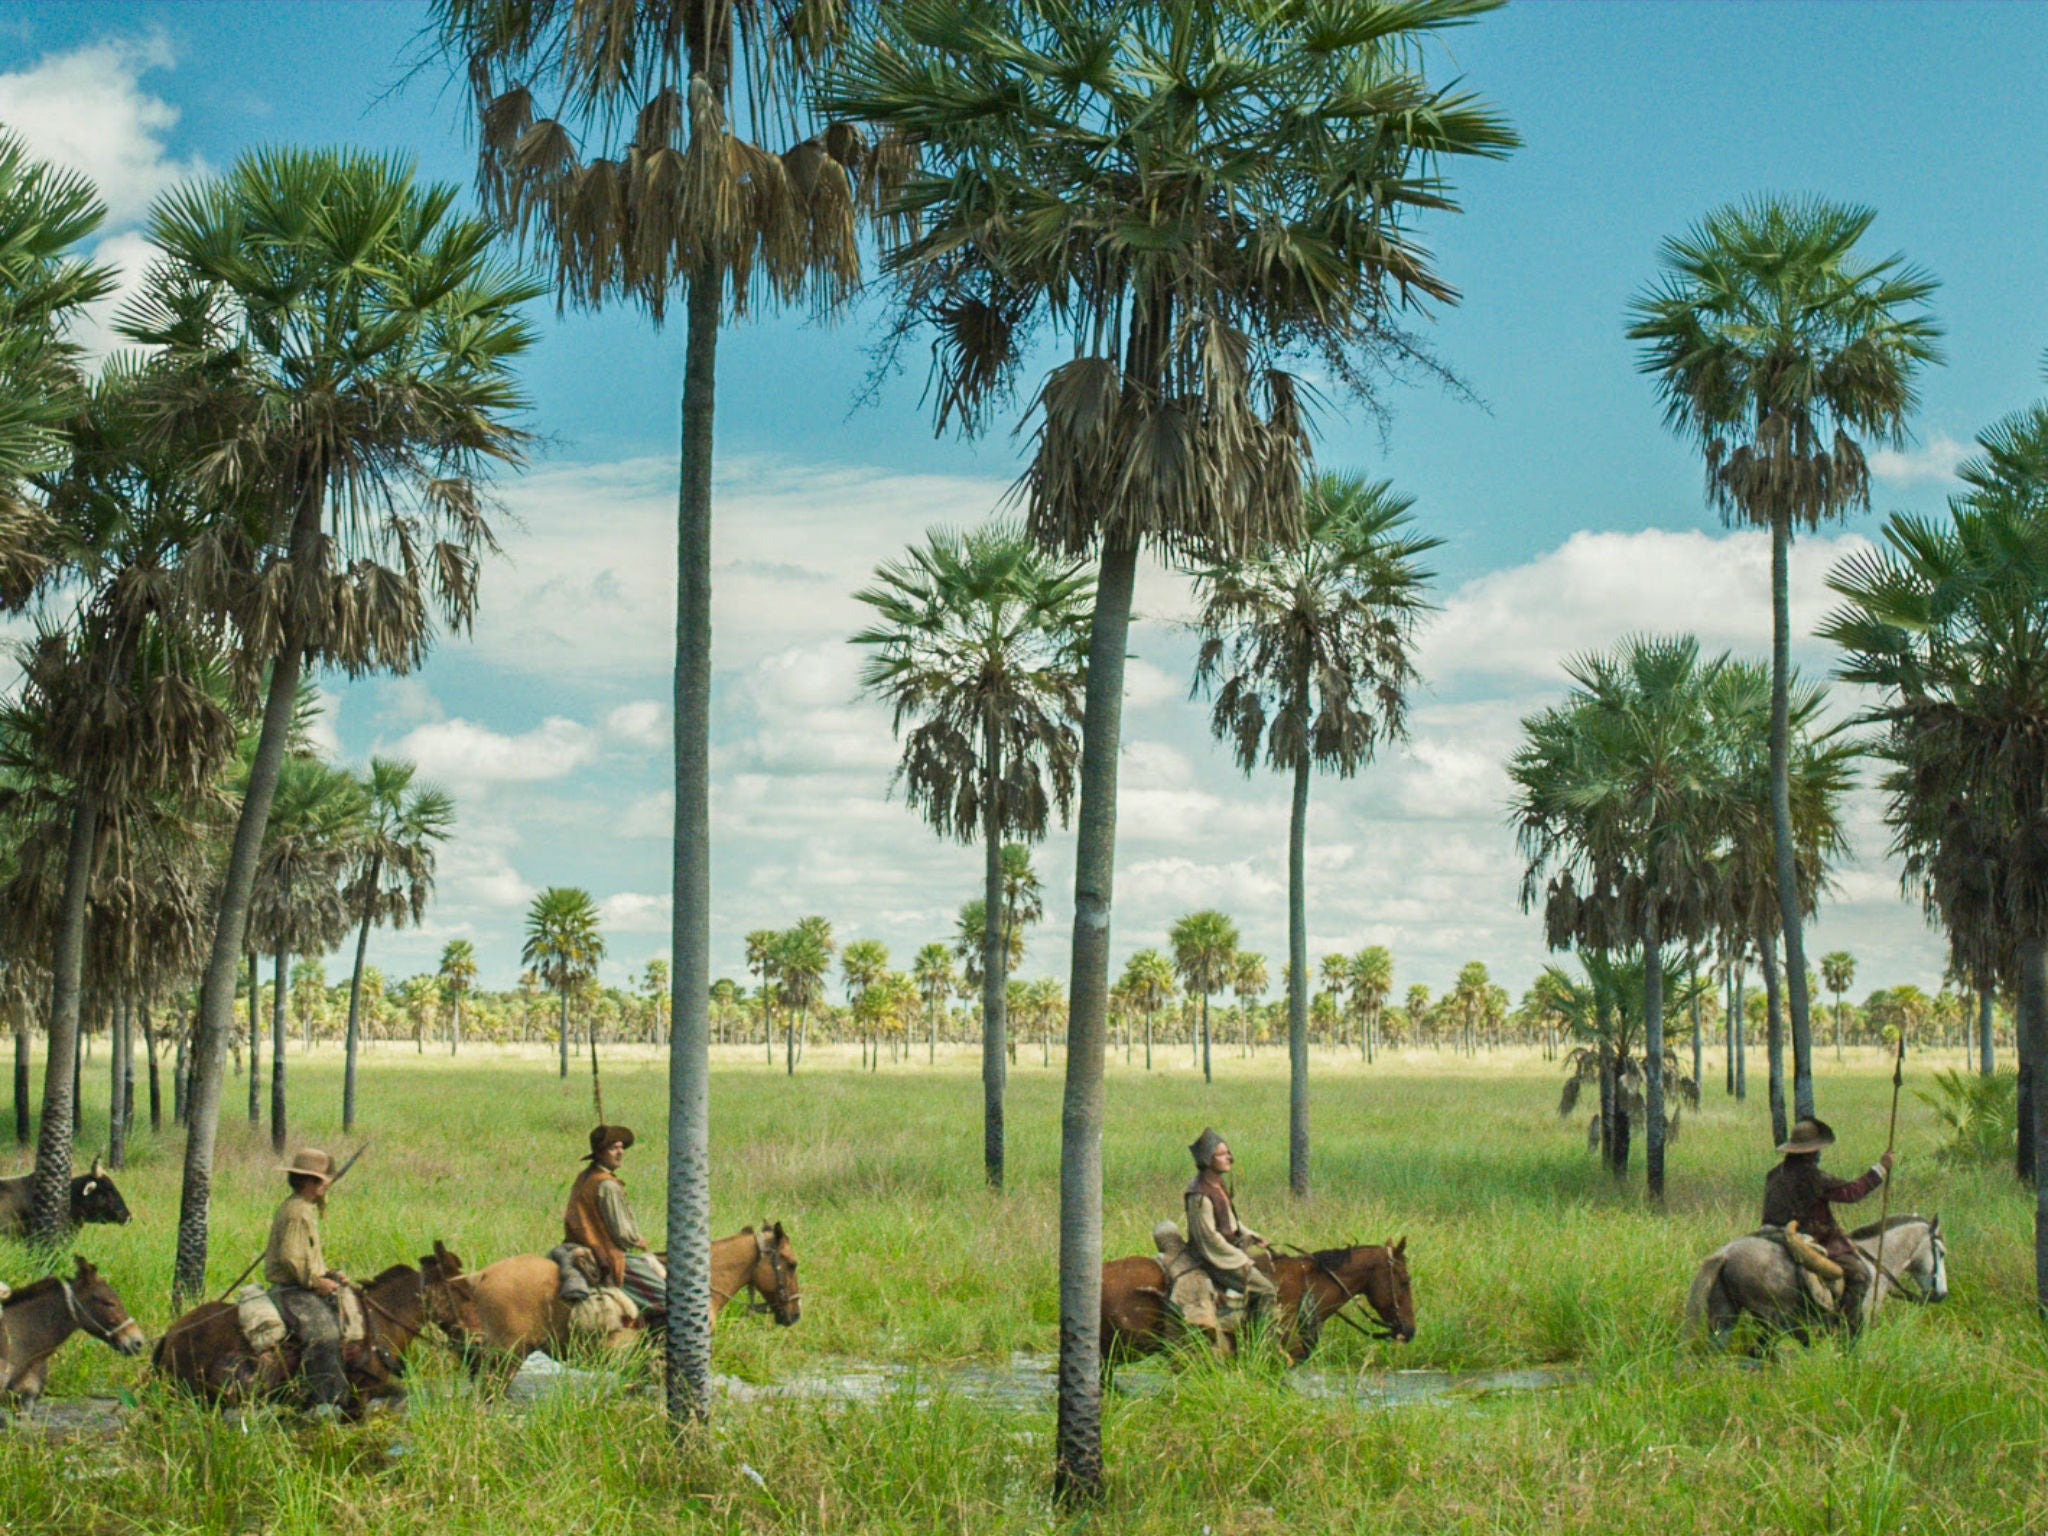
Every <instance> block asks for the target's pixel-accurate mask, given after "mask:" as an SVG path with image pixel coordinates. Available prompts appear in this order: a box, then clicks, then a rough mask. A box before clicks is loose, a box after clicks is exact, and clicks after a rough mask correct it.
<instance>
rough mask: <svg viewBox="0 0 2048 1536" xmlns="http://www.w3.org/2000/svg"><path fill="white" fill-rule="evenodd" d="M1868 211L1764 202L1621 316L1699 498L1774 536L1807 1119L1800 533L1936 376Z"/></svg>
mask: <svg viewBox="0 0 2048 1536" xmlns="http://www.w3.org/2000/svg"><path fill="white" fill-rule="evenodd" d="M1876 218H1877V213H1876V210H1874V209H1870V208H1857V207H1850V206H1845V205H1842V204H1837V203H1829V202H1825V201H1822V200H1820V199H1808V200H1801V201H1791V200H1786V199H1782V198H1769V197H1766V198H1758V199H1755V200H1753V201H1751V202H1748V203H1742V204H1734V205H1730V206H1727V207H1723V208H1719V209H1716V210H1715V211H1714V212H1712V213H1710V214H1708V215H1707V217H1706V218H1705V219H1704V220H1703V221H1701V223H1700V224H1699V225H1698V226H1696V227H1695V228H1694V229H1692V230H1689V231H1688V232H1687V233H1686V234H1684V235H1682V236H1679V237H1676V238H1674V239H1670V240H1667V241H1665V243H1664V250H1663V260H1664V267H1665V272H1664V277H1663V280H1662V281H1661V282H1659V283H1658V284H1657V285H1656V286H1655V287H1653V288H1651V289H1649V290H1647V291H1645V292H1644V293H1642V294H1640V295H1638V296H1637V298H1636V299H1635V300H1634V302H1633V303H1632V304H1631V306H1630V310H1631V313H1632V315H1633V316H1634V319H1633V322H1632V323H1631V324H1630V326H1629V329H1628V334H1629V337H1630V339H1632V340H1635V341H1639V342H1641V343H1642V344H1643V346H1642V352H1641V355H1640V362H1639V366H1640V367H1641V369H1642V371H1643V372H1645V373H1647V374H1649V375H1651V377H1653V378H1654V379H1655V380H1656V383H1657V390H1658V393H1659V395H1660V396H1661V397H1662V399H1663V403H1664V419H1665V422H1666V424H1667V425H1669V426H1670V427H1671V429H1672V430H1673V431H1675V432H1677V433H1678V434H1679V435H1680V436H1682V437H1684V438H1686V439H1687V440H1688V441H1690V442H1692V443H1694V444H1695V445H1696V446H1697V447H1698V448H1699V449H1700V452H1701V454H1702V456H1703V457H1704V458H1705V460H1706V470H1707V499H1708V500H1709V501H1710V502H1711V503H1712V504H1713V505H1715V506H1717V507H1719V508H1720V509H1721V512H1722V514H1723V515H1724V516H1725V517H1727V518H1728V519H1729V520H1730V521H1735V522H1742V523H1748V524H1751V525H1753V526H1756V527H1761V528H1768V529H1769V530H1770V535H1771V727H1770V794H1771V799H1770V805H1771V828H1772V836H1773V840H1774V844H1773V845H1774V847H1775V849H1776V860H1777V870H1776V881H1777V895H1778V914H1779V922H1780V925H1781V927H1782V931H1783V934H1784V939H1785V967H1786V971H1787V974H1788V978H1789V980H1790V999H1791V1012H1792V1094H1793V1112H1794V1113H1795V1114H1796V1115H1798V1116H1800V1117H1802V1118H1803V1117H1806V1116H1810V1115H1812V1114H1813V1112H1814V1100H1813V1037H1812V1030H1811V1027H1810V1022H1809V1018H1808V1011H1807V995H1806V942H1805V938H1804V931H1803V927H1802V922H1801V919H1802V913H1801V909H1800V904H1799V898H1798V877H1797V869H1796V863H1797V854H1796V845H1795V839H1794V829H1793V824H1792V798H1791V795H1792V791H1791V778H1790V771H1791V770H1790V765H1791V727H1790V723H1789V721H1790V700H1791V692H1792V681H1791V679H1792V655H1791V646H1792V615H1791V597H1790V591H1791V589H1790V576H1789V572H1790V560H1791V545H1792V537H1793V534H1794V533H1795V532H1796V531H1798V530H1801V529H1810V528H1815V527H1818V526H1819V525H1820V524H1821V523H1822V522H1824V521H1826V520H1828V519H1830V518H1839V517H1842V516H1845V515H1847V514H1848V513H1850V512H1852V511H1856V510H1859V509H1862V508H1867V507H1868V506H1869V505H1870V472H1869V465H1868V463H1867V461H1866V460H1865V457H1864V442H1865V441H1870V442H1877V443H1900V442H1903V441H1904V439H1905V434H1906V422H1907V420H1908V418H1909V417H1910V416H1911V415H1912V412H1913V407H1914V405H1915V403H1916V395H1915V381H1916V379H1917V378H1918V376H1919V373H1920V370H1921V369H1922V368H1923V367H1925V366H1927V365H1928V364H1930V363H1934V362H1937V361H1939V359H1940V350H1939V348H1938V346H1937V344H1936V343H1937V338H1938V337H1939V336H1940V334H1941V331H1940V327H1939V326H1937V325H1936V324H1935V322H1934V321H1933V319H1932V318H1930V317H1929V316H1928V315H1927V314H1926V313H1925V312H1924V309H1923V306H1924V305H1925V304H1926V303H1927V301H1928V299H1929V298H1931V297H1932V295H1933V293H1934V290H1935V286H1936V285H1935V282H1934V280H1933V279H1932V278H1931V277H1928V276H1926V275H1925V274H1923V273H1921V272H1919V271H1916V270H1915V269H1913V268H1911V267H1908V266H1907V265H1906V264H1905V261H1904V258H1902V257H1900V256H1891V257H1887V258H1885V259H1884V260H1881V261H1873V260H1869V259H1867V258H1866V257H1864V256H1863V255H1862V254H1861V253H1860V252H1859V251H1858V250H1857V242H1858V241H1860V240H1861V239H1862V238H1863V236H1864V235H1865V233H1867V232H1868V231H1869V229H1870V226H1871V224H1872V223H1873V222H1874V221H1875V220H1876Z"/></svg>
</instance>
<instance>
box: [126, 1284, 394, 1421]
mask: <svg viewBox="0 0 2048 1536" xmlns="http://www.w3.org/2000/svg"><path fill="white" fill-rule="evenodd" d="M357 1294H358V1295H360V1296H361V1297H362V1301H363V1321H364V1324H365V1332H366V1333H367V1335H368V1336H367V1337H366V1338H364V1339H363V1341H362V1342H361V1343H359V1344H349V1345H345V1346H343V1348H342V1365H343V1367H344V1369H345V1370H346V1371H347V1373H348V1382H349V1388H350V1394H351V1398H352V1399H353V1401H352V1402H351V1405H350V1406H351V1408H352V1410H355V1411H360V1409H361V1407H362V1405H363V1404H364V1403H366V1402H372V1401H375V1400H377V1399H380V1398H394V1397H402V1396H404V1395H405V1386H404V1383H403V1382H402V1381H401V1380H400V1378H401V1377H402V1376H403V1375H404V1374H405V1353H406V1351H407V1350H409V1349H410V1348H412V1342H413V1340H414V1339H416V1338H417V1337H419V1333H420V1330H421V1329H422V1328H424V1327H425V1326H426V1324H427V1321H428V1318H427V1304H426V1290H425V1287H424V1286H423V1285H422V1283H421V1280H420V1272H419V1271H418V1270H416V1269H414V1268H413V1267H412V1266H411V1265H410V1264H394V1265H392V1266H391V1267H390V1268H389V1269H387V1270H385V1271H384V1272H383V1273H382V1274H381V1275H379V1276H377V1278H376V1279H374V1280H372V1281H371V1282H370V1283H369V1284H367V1285H364V1286H361V1287H359V1288H358V1291H357ZM151 1363H152V1364H153V1365H154V1366H155V1368H156V1370H157V1372H158V1373H159V1374H160V1375H163V1376H165V1377H167V1378H168V1379H169V1380H171V1381H173V1382H175V1383H176V1384H177V1385H179V1386H181V1387H184V1388H186V1389H187V1390H188V1391H191V1392H193V1393H194V1394H196V1395H197V1396H199V1397H200V1398H202V1399H204V1400H205V1401H207V1402H211V1403H221V1404H233V1403H242V1402H247V1401H249V1400H250V1399H251V1398H254V1397H259V1396H264V1395H269V1394H275V1393H282V1392H285V1391H287V1390H288V1389H289V1387H290V1384H291V1381H292V1378H293V1376H294V1374H295V1373H296V1372H297V1370H298V1366H299V1343H298V1340H297V1339H293V1338H288V1339H286V1340H285V1341H284V1343H282V1344H280V1345H278V1346H277V1347H276V1348H274V1349H266V1350H263V1351H262V1352H261V1353H253V1352H251V1350H250V1348H249V1345H248V1342H247V1340H245V1339H244V1338H243V1337H242V1328H241V1324H240V1323H239V1322H237V1321H236V1319H235V1309H234V1307H233V1306H232V1305H231V1304H230V1303H228V1302H224V1301H208V1302H202V1303H200V1305H198V1306H196V1307H194V1308H193V1309H192V1310H191V1311H190V1312H187V1313H186V1314H185V1315H184V1316H183V1317H180V1318H179V1319H178V1320H177V1321H176V1322H174V1323H172V1324H171V1326H170V1327H168V1328H166V1329H165V1330H164V1336H163V1337H162V1338H160V1339H158V1340H157V1342H156V1353H155V1354H154V1355H153V1356H152V1357H151Z"/></svg>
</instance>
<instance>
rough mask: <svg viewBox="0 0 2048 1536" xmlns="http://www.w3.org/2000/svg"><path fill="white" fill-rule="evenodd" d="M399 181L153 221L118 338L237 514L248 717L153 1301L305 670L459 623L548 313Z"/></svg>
mask: <svg viewBox="0 0 2048 1536" xmlns="http://www.w3.org/2000/svg"><path fill="white" fill-rule="evenodd" d="M454 200H455V194H454V191H453V189H452V188H448V187H442V186H421V185H419V184H417V183H416V182H415V181H414V179H413V174H412V170H411V167H410V166H409V165H408V164H406V163H405V162H404V161H402V160H398V159H394V158H380V157H377V156H372V155H367V154H360V153H355V152H351V151H302V150H265V151H260V152H257V153H254V154H250V155H247V156H245V157H244V158H243V159H241V160H240V161H238V162H237V163H236V165H235V166H234V168H233V169H232V170H231V171H230V172H229V173H228V174H227V175H226V176H224V177H218V178H209V179H206V180H203V181H199V182H195V183H192V184H188V185H186V186H183V187H180V188H178V189H176V190H174V191H172V192H169V193H166V194H165V195H164V196H163V197H162V198H160V199H159V200H158V202H157V204H156V205H155V207H154V209H153V210H152V212H151V214H150V219H149V226H148V229H149V237H150V239H151V241H152V242H153V243H154V244H155V245H156V246H157V247H158V249H159V250H161V251H162V252H163V259H162V260H161V261H160V262H159V263H158V264H157V265H156V267H154V268H153V269H152V271H151V274H150V276H149V278H148V279H147V281H146V283H145V286H144V289H143V292H142V294H141V295H140V297H139V298H138V299H137V300H136V302H135V303H134V304H132V305H131V306H130V307H129V309H128V310H127V311H126V312H125V318H124V319H123V321H122V322H121V326H120V329H121V330H122V332H123V333H124V334H125V335H126V336H127V337H128V339H130V340H131V341H134V342H136V343H138V344H140V345H142V346H145V347H149V348H154V349H155V352H154V360H153V362H152V364H151V367H152V370H153V372H154V373H155V375H156V377H157V379H158V381H159V393H160V396H161V399H162V413H163V417H164V419H165V421H166V423H167V424H172V425H178V424H182V425H183V426H184V427H185V428H186V429H188V430H191V431H194V432H197V433H201V434H203V435H204V436H207V437H210V438H211V439H212V447H211V448H210V450H209V451H208V452H206V453H205V454H203V455H202V456H201V457H200V459H199V461H198V462H199V463H200V465H201V467H202V469H203V470H204V473H205V479H206V484H207V486H208V489H209V492H210V494H211V495H213V496H215V497H217V498H218V499H219V500H220V501H221V503H222V504H223V506H224V507H228V508H230V509H231V510H232V511H233V513H234V515H232V516H224V517H222V518H221V519H220V520H219V521H218V522H217V523H215V524H214V525H213V526H212V527H211V528H210V529H209V530H208V533H207V537H206V538H205V539H204V540H202V541H200V542H199V545H198V548H197V549H196V550H195V552H194V554H193V557H192V558H193V562H194V563H195V564H196V565H198V566H199V567H200V569H202V570H203V571H206V572H210V573H213V574H215V575H217V576H218V578H219V580H218V583H217V588H216V590H215V591H213V592H212V594H211V595H210V598H209V602H210V606H211V607H212V608H213V609H214V611H215V612H217V613H219V614H220V615H222V616H223V617H224V618H225V620H226V621H227V622H228V624H229V625H230V626H231V627H232V629H233V631H234V633H235V635H236V637H237V646H236V652H235V655H236V660H237V663H238V666H239V670H240V674H241V678H242V681H243V682H244V684H245V686H247V687H248V688H249V689H250V690H251V692H252V693H253V692H257V691H260V692H261V693H262V696H263V701H264V702H263V713H262V725H261V729H260V734H259V736H258V739H257V746H256V751H255V754H254V758H253V760H252V763H251V768H250V774H249V784H248V790H247V792H246V794H245V795H244V796H243V799H242V805H241V811H240V815H239V817H238V819H237V822H236V825H235V831H234V837H233V841H232V844H231V846H230V849H229V853H228V857H227V860H226V866H225V869H224V871H223V875H222V882H221V892H220V901H219V909H218V918H217V921H216V923H215V926H214V936H213V945H212V953H211V956H210V958H209V960H208V962H207V966H206V971H205V974H204V977H203V979H202V981H201V985H200V1002H199V1019H198V1026H197V1038H196V1049H195V1057H194V1062H193V1083H192V1095H191V1103H190V1116H189V1121H190V1127H191V1131H190V1134H189V1135H188V1137H187V1139H186V1151H185V1178H184V1187H183V1191H182V1195H181V1200H180V1208H179V1227H178V1260H177V1267H176V1271H175V1274H174V1277H173V1289H174V1292H175V1293H176V1294H178V1295H180V1296H188V1295H192V1294H196V1293H197V1292H198V1291H200V1290H201V1289H203V1288H204V1284H205V1268H206V1235H207V1205H208V1200H209V1196H210V1193H211V1189H212V1175H213V1146H214V1138H215V1134H216V1132H217V1131H218V1128H219V1110H220V1076H221V1066H222V1062H223V1060H224V1057H225V1054H226V1045H227V1038H228V1031H229V1029H230V1028H231V1025H232V1013H233V1006H234V985H235V969H236V963H237V961H238V960H239V958H240V956H241V954H242V952H243V947H244V930H245V928H246V926H247V920H248V908H249V896H250V891H251V888H252V886H253V883H254V880H255V874H256V865H257V861H258V859H259V857H260V855H261V852H262V840H263V826H264V823H265V822H266V821H267V820H268V818H269V815H270V806H271V800H272V798H273V796H274V794H275V792H276V786H277V779H278V774H279V772H280V770H281V768H282V765H283V761H284V756H285V749H286V745H287V740H288V737H289V734H290V725H291V716H292V711H293V707H294V704H295V702H296V699H297V696H298V688H299V680H300V678H301V676H302V674H303V673H304V671H305V669H306V668H307V667H309V666H317V665H327V666H332V667H337V668H339V669H341V670H342V671H344V672H347V673H349V674H350V675H362V674H366V673H371V672H384V671H392V672H404V671H409V670H410V669H411V668H413V667H414V666H416V665H417V664H418V663H419V662H420V660H421V658H422V657H423V656H424V655H425V653H426V650H427V648H428V647H429V645H430V644H431V643H432V640H433V635H434V618H435V615H436V612H437V611H438V613H439V615H440V617H441V618H442V619H443V620H445V621H446V622H447V623H448V624H449V625H450V626H452V627H455V628H462V627H465V626H467V624H468V623H469V621H470V619H471V617H472V616H473V614H474V613H475V609H476V594H477V574H478V568H479V563H480V561H481V558H482V556H483V554H484V553H485V552H486V551H487V550H489V549H490V548H491V547H492V537H491V530H490V524H489V520H488V518H487V516H486V510H487V504H486V501H485V499H484V496H483V492H482V487H481V483H480V482H481V478H482V476H483V475H484V474H485V473H486V471H487V470H489V469H491V468H493V467H497V466H501V465H505V464H510V463H515V462H517V461H518V459H519V457H520V453H521V446H522V443H523V440H524V439H523V435H522V434H521V433H520V432H519V431H518V430H517V429H516V428H515V427H514V426H513V425H511V418H513V417H514V416H515V415H516V414H517V413H518V412H519V411H520V410H521V409H522V408H523V406H524V404H525V402H524V399H523V397H522V396H521V395H520V393H519V390H518V388H517V386H516V384H515V383H514V380H513V377H512V371H511V370H512V365H513V363H514V362H515V361H516V360H517V359H518V357H519V356H520V354H521V353H523V352H524V351H525V350H526V349H527V347H528V346H530V345H531V344H532V340H533V335H534V333H533V330H532V328H531V327H530V326H529V325H528V324H527V323H526V321H525V320H524V319H523V318H522V317H521V315H520V310H521V308H522V306H523V305H525V303H526V302H527V301H528V300H529V299H532V298H536V297H538V296H539V295H540V294H541V293H543V292H545V291H546V290H545V288H544V287H543V286H541V285H539V284H536V283H535V282H533V281H532V280H531V279H530V278H529V277H527V276H526V275H525V274H524V273H520V272H517V271H514V270H512V269H509V268H508V267H506V266H505V265H504V264H503V263H502V262H501V261H500V260H499V258H498V256H497V254H496V249H497V247H496V240H495V236H494V232H493V230H492V228H491V226H490V225H488V224H487V223H485V222H484V221H483V220H481V219H477V218H471V217H467V216H464V215H461V214H458V213H456V212H455V211H454Z"/></svg>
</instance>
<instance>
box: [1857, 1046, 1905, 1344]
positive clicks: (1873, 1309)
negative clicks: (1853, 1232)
mask: <svg viewBox="0 0 2048 1536" xmlns="http://www.w3.org/2000/svg"><path fill="white" fill-rule="evenodd" d="M1897 1034H1898V1049H1897V1051H1895V1052H1894V1053H1893V1055H1892V1123H1891V1126H1890V1128H1889V1129H1888V1130H1886V1132H1885V1133H1884V1150H1885V1152H1886V1153H1887V1155H1889V1154H1890V1152H1891V1150H1892V1148H1893V1146H1894V1145H1895V1144H1896V1143H1897V1141H1898V1139H1899V1089H1900V1087H1901V1086H1903V1085H1904V1083H1905V1081H1906V1028H1905V1026H1904V1025H1903V1024H1901V1025H1900V1026H1899V1027H1898V1030H1897ZM1891 1214H1892V1171H1891V1169H1889V1168H1887V1169H1885V1171H1884V1195H1883V1196H1882V1198H1880V1199H1879V1201H1878V1203H1877V1258H1876V1259H1875V1260H1874V1261H1873V1263H1874V1264H1875V1265H1876V1268H1877V1273H1876V1274H1875V1275H1874V1276H1872V1277H1871V1281H1870V1295H1871V1301H1870V1305H1869V1306H1868V1307H1866V1308H1865V1309H1864V1311H1865V1320H1866V1321H1868V1319H1869V1318H1872V1317H1875V1316H1877V1309H1878V1305H1879V1303H1881V1302H1882V1301H1883V1300H1884V1295H1883V1293H1882V1292H1880V1291H1879V1290H1878V1288H1877V1282H1878V1281H1879V1280H1881V1279H1885V1278H1887V1275H1886V1272H1885V1267H1884V1239H1885V1223H1886V1222H1887V1221H1889V1220H1890V1219H1891Z"/></svg>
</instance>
